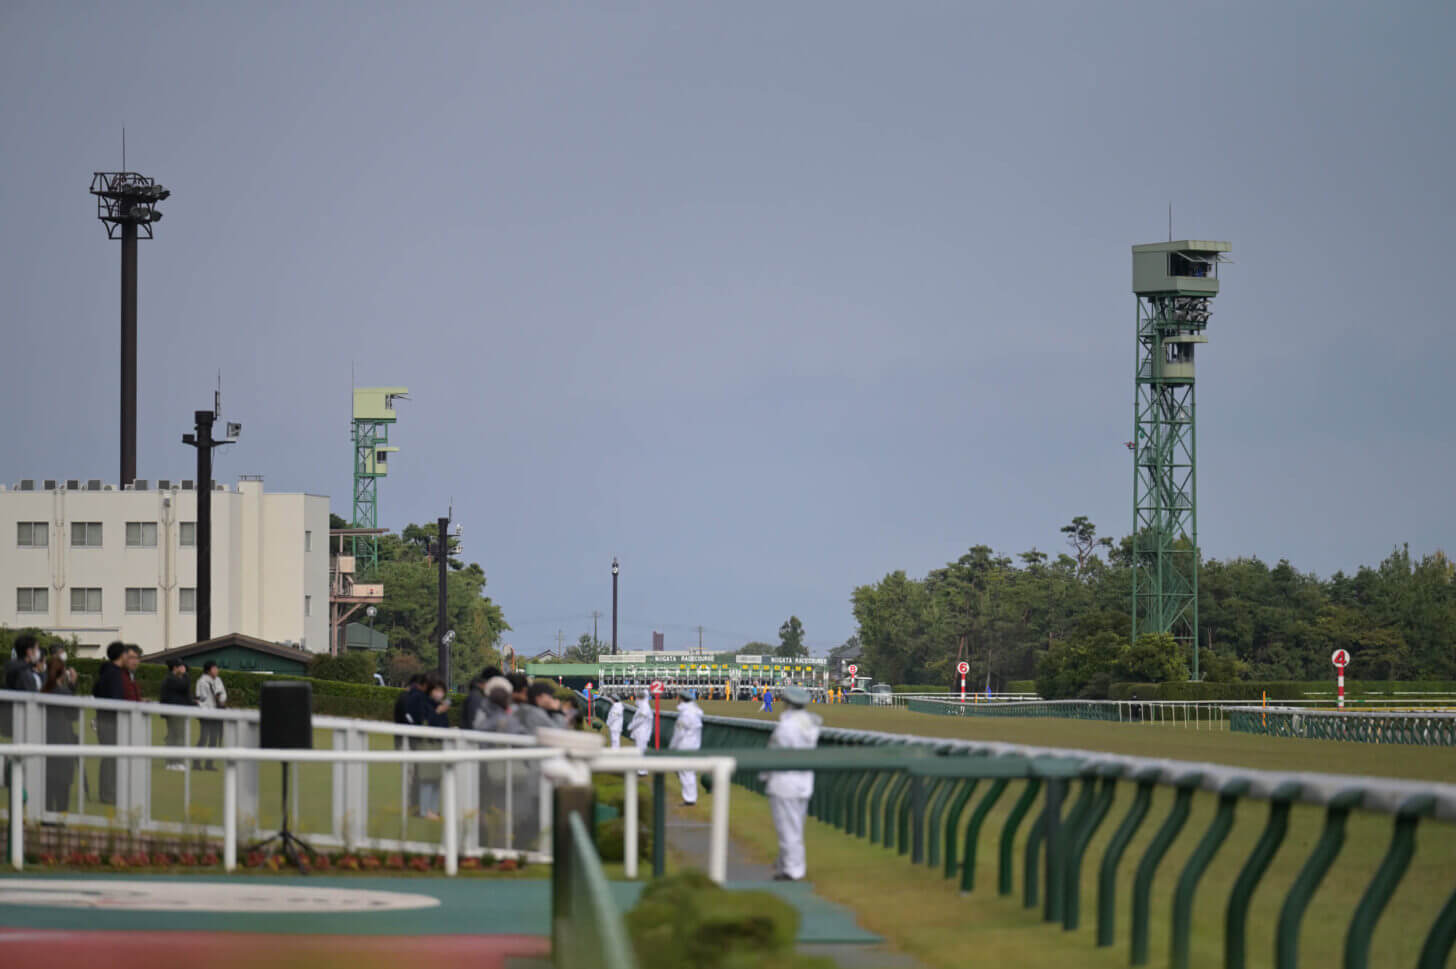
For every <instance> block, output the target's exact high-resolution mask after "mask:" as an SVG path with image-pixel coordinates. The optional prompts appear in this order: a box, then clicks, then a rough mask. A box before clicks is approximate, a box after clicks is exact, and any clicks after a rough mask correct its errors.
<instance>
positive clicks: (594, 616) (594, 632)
mask: <svg viewBox="0 0 1456 969" xmlns="http://www.w3.org/2000/svg"><path fill="white" fill-rule="evenodd" d="M601 616H602V613H601V610H599V609H593V610H592V648H593V649H595V648H596V646H597V620H598V619H600V618H601Z"/></svg>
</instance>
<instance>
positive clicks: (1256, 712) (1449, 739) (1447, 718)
mask: <svg viewBox="0 0 1456 969" xmlns="http://www.w3.org/2000/svg"><path fill="white" fill-rule="evenodd" d="M1224 712H1225V713H1226V715H1227V716H1228V722H1229V729H1230V730H1233V731H1235V732H1237V733H1252V734H1264V735H1266V736H1270V737H1302V738H1306V739H1312V740H1345V741H1352V742H1355V743H1365V744H1413V745H1416V746H1421V747H1456V713H1396V712H1380V713H1376V712H1363V711H1362V712H1354V711H1344V710H1291V709H1289V708H1287V707H1282V706H1280V707H1227V708H1225V711H1224Z"/></svg>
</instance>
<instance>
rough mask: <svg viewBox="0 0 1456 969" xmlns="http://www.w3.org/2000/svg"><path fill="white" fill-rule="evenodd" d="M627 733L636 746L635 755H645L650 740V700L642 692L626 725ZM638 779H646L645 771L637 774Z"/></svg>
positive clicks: (645, 692)
mask: <svg viewBox="0 0 1456 969" xmlns="http://www.w3.org/2000/svg"><path fill="white" fill-rule="evenodd" d="M627 733H628V734H629V735H630V736H631V737H632V741H633V742H634V743H635V744H636V745H637V753H639V754H645V753H647V744H648V743H649V742H651V740H652V698H651V697H649V696H648V695H647V691H646V690H643V691H642V693H641V695H639V696H638V697H637V710H636V712H634V713H633V714H632V722H631V723H629V724H628V725H627ZM637 774H638V776H639V777H646V776H647V772H646V771H645V770H639V771H638V772H637Z"/></svg>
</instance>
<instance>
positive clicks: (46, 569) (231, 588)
mask: <svg viewBox="0 0 1456 969" xmlns="http://www.w3.org/2000/svg"><path fill="white" fill-rule="evenodd" d="M197 497H198V496H197V492H196V491H195V490H194V489H193V486H192V482H190V481H167V480H160V481H156V482H149V481H138V482H136V486H135V487H127V488H125V489H118V488H115V487H114V486H112V485H108V484H103V483H102V482H100V481H95V480H92V481H75V480H71V481H47V480H24V481H21V482H19V483H18V484H16V485H14V486H12V487H9V488H6V487H4V486H0V625H4V626H9V627H11V628H18V627H23V626H36V627H39V628H41V629H44V630H46V631H47V632H52V633H55V634H57V635H60V636H65V637H68V638H69V637H75V638H76V640H77V641H78V642H79V643H80V644H81V648H80V650H79V652H80V655H82V656H94V655H98V654H99V653H100V651H101V650H102V649H103V648H104V647H105V644H106V643H109V642H111V641H112V640H116V639H121V640H124V641H126V642H131V643H137V644H138V645H140V646H141V647H142V651H143V652H144V653H156V652H160V651H163V650H168V649H175V648H176V647H179V646H185V645H187V644H190V643H192V642H193V641H194V640H195V639H196V638H197V637H196V635H195V634H196V631H197V629H196V621H197V620H196V615H197V558H196V541H197V534H196V528H197V526H196V521H197ZM328 544H329V500H328V498H326V497H323V496H319V495H307V494H268V493H265V492H264V490H263V482H262V480H261V479H258V478H245V479H244V480H242V481H240V482H239V483H238V484H237V486H236V487H229V486H227V485H223V484H218V485H216V486H215V490H214V492H213V495H212V631H213V634H214V635H221V634H226V633H241V634H242V635H245V636H251V637H254V638H257V639H261V640H267V641H269V642H274V643H285V644H289V645H295V646H298V647H299V648H301V649H307V650H311V651H313V652H320V651H325V650H327V649H328V642H329V549H328Z"/></svg>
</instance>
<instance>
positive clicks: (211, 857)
mask: <svg viewBox="0 0 1456 969" xmlns="http://www.w3.org/2000/svg"><path fill="white" fill-rule="evenodd" d="M201 863H202V864H204V865H207V866H208V867H209V868H211V867H213V866H215V865H217V863H218V857H217V852H215V851H209V852H208V853H207V854H205V855H203V856H202V862H201Z"/></svg>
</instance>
